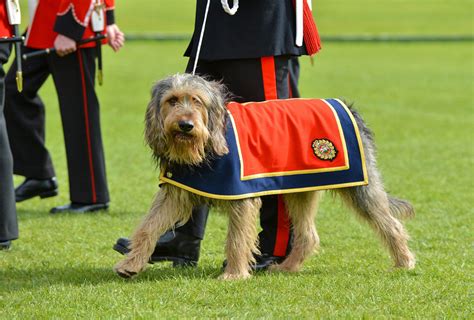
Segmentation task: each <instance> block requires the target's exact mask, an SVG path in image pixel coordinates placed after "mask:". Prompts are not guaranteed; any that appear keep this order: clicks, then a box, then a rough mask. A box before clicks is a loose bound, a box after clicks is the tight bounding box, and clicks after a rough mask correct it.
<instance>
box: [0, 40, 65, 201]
mask: <svg viewBox="0 0 474 320" xmlns="http://www.w3.org/2000/svg"><path fill="white" fill-rule="evenodd" d="M22 48H23V50H22V52H24V53H28V52H30V51H32V49H29V48H26V47H22ZM16 72H17V65H16V63H13V64H12V65H11V67H10V69H9V70H8V73H7V75H6V78H5V110H4V113H5V121H6V124H7V131H8V138H9V142H10V147H11V152H12V155H13V160H14V161H13V172H14V173H15V174H17V175H22V176H25V177H26V179H25V181H24V182H23V183H22V184H21V185H20V186H18V187H17V188H16V189H15V198H16V202H20V201H23V200H27V199H30V198H33V197H36V196H39V197H41V198H46V197H52V196H55V195H57V183H56V178H55V177H54V176H55V173H54V168H53V163H52V161H51V157H50V155H49V152H48V150H47V149H46V146H45V142H44V141H45V110H44V104H43V102H42V101H41V98H40V97H39V95H38V90H39V89H40V88H41V86H42V85H43V84H44V82H45V81H46V79H47V78H48V76H49V73H50V72H49V68H48V64H47V60H46V58H45V57H34V58H31V59H28V60H25V61H24V62H23V77H24V80H23V91H22V92H18V90H17V85H16Z"/></svg>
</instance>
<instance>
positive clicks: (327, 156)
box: [311, 139, 337, 161]
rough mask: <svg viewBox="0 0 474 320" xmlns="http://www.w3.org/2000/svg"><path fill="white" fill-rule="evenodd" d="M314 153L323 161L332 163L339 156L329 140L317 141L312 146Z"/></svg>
mask: <svg viewBox="0 0 474 320" xmlns="http://www.w3.org/2000/svg"><path fill="white" fill-rule="evenodd" d="M311 146H312V147H313V152H314V154H315V155H316V157H318V158H319V159H321V160H328V161H332V160H334V158H336V156H337V149H336V147H335V146H334V144H333V143H332V142H331V141H330V140H328V139H316V140H314V141H313V143H312V144H311Z"/></svg>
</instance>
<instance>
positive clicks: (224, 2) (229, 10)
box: [192, 0, 239, 75]
mask: <svg viewBox="0 0 474 320" xmlns="http://www.w3.org/2000/svg"><path fill="white" fill-rule="evenodd" d="M227 1H228V0H221V4H222V8H223V9H224V11H225V12H227V13H228V14H230V15H231V16H233V15H234V14H235V13H236V12H237V9H239V0H233V2H232V8H230V7H229V3H228V2H227ZM210 3H211V0H207V4H206V11H205V13H204V20H203V22H202V27H201V34H200V35H199V42H198V46H197V52H196V57H195V58H194V66H193V73H192V74H193V75H194V74H195V73H196V68H197V63H198V60H199V54H200V53H201V45H202V38H203V37H204V30H206V21H207V16H208V15H209V5H210Z"/></svg>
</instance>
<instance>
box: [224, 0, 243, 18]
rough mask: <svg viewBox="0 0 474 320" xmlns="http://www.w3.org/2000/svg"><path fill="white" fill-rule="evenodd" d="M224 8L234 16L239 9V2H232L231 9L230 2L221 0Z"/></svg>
mask: <svg viewBox="0 0 474 320" xmlns="http://www.w3.org/2000/svg"><path fill="white" fill-rule="evenodd" d="M221 4H222V8H223V9H224V11H225V12H227V13H228V14H230V15H231V16H233V15H234V14H235V13H236V12H237V10H238V9H239V0H232V8H230V7H229V0H221Z"/></svg>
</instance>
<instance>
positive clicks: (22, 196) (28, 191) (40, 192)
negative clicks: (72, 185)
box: [15, 178, 58, 202]
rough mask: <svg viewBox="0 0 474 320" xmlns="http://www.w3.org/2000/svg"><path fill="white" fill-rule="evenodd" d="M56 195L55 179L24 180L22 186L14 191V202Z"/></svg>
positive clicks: (56, 185) (56, 184)
mask: <svg viewBox="0 0 474 320" xmlns="http://www.w3.org/2000/svg"><path fill="white" fill-rule="evenodd" d="M57 195H58V183H57V182H56V178H50V179H41V180H40V179H31V178H26V179H25V181H23V183H22V184H20V185H19V186H18V187H17V188H16V189H15V198H16V202H21V201H25V200H28V199H31V198H34V197H40V198H42V199H43V198H49V197H54V196H57Z"/></svg>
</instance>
